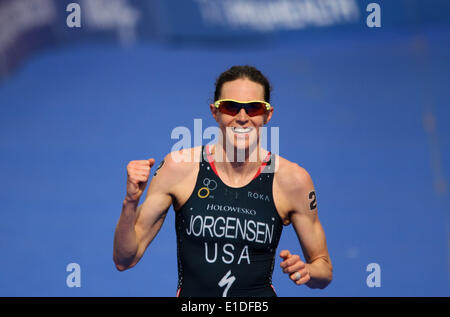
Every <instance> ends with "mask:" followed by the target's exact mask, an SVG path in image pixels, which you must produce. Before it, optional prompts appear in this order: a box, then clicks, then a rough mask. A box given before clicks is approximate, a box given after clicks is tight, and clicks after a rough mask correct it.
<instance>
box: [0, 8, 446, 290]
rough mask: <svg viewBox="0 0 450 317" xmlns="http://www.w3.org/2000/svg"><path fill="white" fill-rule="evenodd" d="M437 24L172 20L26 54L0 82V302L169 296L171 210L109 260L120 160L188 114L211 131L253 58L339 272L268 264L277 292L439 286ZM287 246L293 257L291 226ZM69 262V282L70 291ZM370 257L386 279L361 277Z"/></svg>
mask: <svg viewBox="0 0 450 317" xmlns="http://www.w3.org/2000/svg"><path fill="white" fill-rule="evenodd" d="M437 3H439V2H437ZM159 5H161V4H160V3H159ZM168 7H169V9H170V5H168ZM430 12H435V11H433V10H432V9H430ZM61 14H62V15H63V16H64V17H65V14H66V13H65V12H64V11H63V12H62V13H61ZM178 14H179V13H178ZM363 14H366V13H363ZM434 18H435V17H434V16H433V15H431V17H430V19H431V20H433V19H434ZM175 20H176V19H175ZM444 20H445V19H444ZM433 21H434V20H433ZM436 21H437V22H435V23H434V22H433V23H427V24H414V23H412V22H411V23H409V22H408V23H403V24H402V25H401V26H398V27H394V26H389V24H388V26H383V27H381V28H374V29H370V28H368V27H366V26H365V24H364V23H365V17H364V16H363V17H362V18H361V19H360V21H359V22H358V23H357V24H356V25H355V29H351V30H347V29H346V30H341V29H340V28H337V30H336V29H333V28H328V29H327V28H326V29H324V30H321V31H320V32H318V31H317V29H313V30H311V32H308V31H307V30H306V31H302V32H300V31H299V32H293V31H290V32H289V31H286V32H278V33H272V34H270V36H269V37H265V38H264V39H263V40H261V41H259V40H255V39H259V36H261V34H256V35H255V37H252V36H250V35H249V41H240V40H239V41H233V40H230V39H229V38H228V37H229V36H230V34H231V37H233V34H234V33H233V32H231V33H230V34H228V33H226V32H225V31H224V32H223V33H221V34H222V35H223V34H225V35H226V37H227V40H223V41H222V39H223V38H222V37H220V34H218V36H217V38H215V39H211V38H209V37H208V38H207V39H201V40H200V41H199V40H198V39H191V38H190V37H189V36H190V35H189V36H187V37H185V38H183V40H178V38H177V37H176V36H175V35H177V34H178V35H180V34H181V35H182V36H184V35H185V34H183V32H181V31H182V29H180V30H178V29H177V27H178V26H177V24H173V25H172V26H173V27H172V28H167V29H166V30H165V31H164V32H161V34H163V35H164V36H165V37H162V36H160V37H158V36H156V37H155V38H154V40H152V41H137V42H136V43H134V44H132V45H118V44H117V43H115V41H114V40H113V41H107V40H105V41H102V40H100V41H93V40H88V41H78V39H77V41H74V42H73V43H71V42H70V40H69V41H68V42H66V45H63V46H56V45H55V46H49V47H46V48H45V49H42V50H39V51H37V52H35V53H34V54H33V56H32V57H30V58H29V59H27V60H26V61H24V62H23V63H22V65H21V66H20V67H18V68H17V69H15V71H14V73H13V74H11V75H9V76H8V77H7V78H6V79H4V80H3V81H2V82H1V84H0V153H1V155H0V178H1V182H0V206H1V207H0V210H1V221H0V257H1V261H0V263H1V264H0V295H1V296H175V293H176V287H177V261H176V239H175V230H174V221H175V219H174V212H173V209H172V208H171V209H170V211H169V213H168V216H167V218H166V220H165V223H164V225H163V227H162V229H161V231H160V232H159V234H158V236H157V237H156V239H155V240H154V241H153V243H152V244H151V245H150V246H149V248H148V249H147V251H146V253H145V255H144V257H143V258H142V259H141V261H140V262H139V264H138V265H137V266H136V267H134V268H133V269H131V270H128V271H125V272H118V271H117V270H116V268H115V266H114V263H113V261H112V245H113V235H114V229H115V226H116V223H117V220H118V218H119V216H120V212H121V204H122V200H123V198H124V196H125V190H126V186H125V185H126V165H127V164H128V162H129V161H130V160H136V159H147V158H150V157H154V158H155V159H156V161H157V162H159V161H161V160H162V158H163V157H164V156H165V155H166V154H167V153H168V152H170V151H171V147H172V146H173V145H174V144H175V142H176V141H177V140H172V139H171V138H170V135H171V131H172V130H173V129H174V128H175V127H177V126H186V127H188V128H189V129H191V131H193V127H194V125H193V124H194V119H195V118H202V119H203V128H204V129H205V128H206V127H208V126H214V125H215V122H214V120H213V119H212V117H211V114H210V112H209V107H208V104H209V102H210V101H211V100H212V98H213V92H214V81H215V79H216V77H217V76H218V75H219V74H220V73H221V72H222V71H224V70H225V69H227V68H228V67H230V66H232V65H239V64H251V65H254V66H256V67H257V68H259V69H261V70H262V72H263V73H264V74H265V75H266V76H267V77H268V78H269V79H270V80H271V82H272V84H273V87H274V90H273V97H272V103H273V105H274V109H275V111H274V116H273V119H272V121H271V123H270V124H269V127H271V126H272V127H279V128H280V155H281V156H283V157H285V158H287V159H289V160H291V161H294V162H296V163H298V164H299V165H301V166H302V167H304V168H305V169H306V170H307V171H308V172H309V173H310V175H311V176H312V179H313V181H314V184H315V187H316V192H317V195H318V208H319V218H320V221H321V223H322V225H323V227H324V229H325V233H326V238H327V243H328V249H329V253H330V256H331V260H332V263H333V266H334V279H333V281H332V283H331V284H330V285H329V286H328V287H327V288H326V289H324V290H312V289H309V288H307V287H305V286H303V287H297V286H295V285H294V284H293V283H292V282H291V281H289V280H288V278H287V276H286V275H285V274H283V273H282V272H281V270H280V268H279V263H280V259H279V258H277V262H276V264H275V270H274V275H273V283H274V286H275V289H276V291H277V293H278V295H279V296H449V263H450V262H449V255H450V252H449V243H450V240H449V211H450V204H449V197H448V193H449V187H448V180H449V179H450V175H449V173H450V170H449V167H448V162H450V151H449V148H450V125H449V123H450V120H449V119H450V107H449V100H450V98H449V97H450V90H449V86H450V72H449V71H450V42H449V39H450V37H449V35H450V23H448V19H447V20H445V21H442V19H440V20H439V19H436ZM188 22H189V21H188ZM401 22H402V21H401ZM391 24H392V25H395V23H394V22H392V23H391ZM61 27H62V28H63V27H64V26H61ZM200 28H201V27H200V26H199V27H198V30H200ZM177 30H178V31H177ZM196 30H197V29H196V27H194V31H192V32H195V31H196ZM71 31H72V30H65V31H64V32H71ZM169 31H170V32H174V33H176V34H175V35H174V34H172V33H170V32H169ZM76 32H80V31H77V30H73V34H75V35H74V38H75V37H77V36H78V35H76ZM177 32H178V33H177ZM189 32H191V30H190V31H189ZM206 33H207V32H206ZM67 34H68V35H67ZM67 34H66V35H65V36H66V37H68V38H69V39H70V33H67ZM199 34H200V37H201V36H202V35H203V33H202V32H200V31H199ZM98 36H99V37H100V38H101V35H98ZM105 36H106V35H105ZM224 38H225V37H224ZM208 141H209V140H205V143H207V142H208ZM192 142H194V140H193V139H192ZM281 249H289V250H291V252H292V253H299V254H300V255H302V254H301V249H300V246H299V243H298V240H297V237H296V235H295V232H294V230H293V228H292V227H291V226H290V227H285V228H284V231H283V235H282V238H281V241H280V244H279V248H278V253H279V251H280V250H281ZM302 257H303V256H302ZM72 262H75V263H78V264H79V265H80V267H81V287H80V288H69V287H68V286H67V285H66V277H67V276H68V275H69V272H66V266H67V265H68V264H69V263H72ZM373 262H375V263H378V264H379V265H380V267H381V287H379V288H370V287H368V286H367V284H366V278H367V276H368V275H369V274H370V272H367V271H366V267H367V265H368V264H369V263H373Z"/></svg>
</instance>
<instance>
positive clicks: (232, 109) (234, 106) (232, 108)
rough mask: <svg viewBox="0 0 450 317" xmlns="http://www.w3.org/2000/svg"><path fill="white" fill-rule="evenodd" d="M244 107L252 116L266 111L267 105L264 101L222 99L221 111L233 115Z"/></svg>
mask: <svg viewBox="0 0 450 317" xmlns="http://www.w3.org/2000/svg"><path fill="white" fill-rule="evenodd" d="M241 108H244V109H245V111H246V112H247V114H248V115H249V116H250V117H253V116H259V115H262V114H264V113H265V112H266V105H265V104H264V103H262V102H251V103H239V102H235V101H230V100H224V101H221V102H220V104H219V111H220V112H222V113H225V114H228V115H231V116H235V115H237V114H238V113H239V111H241Z"/></svg>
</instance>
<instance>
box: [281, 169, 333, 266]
mask: <svg viewBox="0 0 450 317" xmlns="http://www.w3.org/2000/svg"><path fill="white" fill-rule="evenodd" d="M299 174H300V175H299V177H298V179H297V183H298V185H297V186H294V188H296V194H295V195H294V194H293V193H292V194H291V195H290V196H291V197H292V212H291V213H290V220H291V223H292V225H293V227H294V230H295V232H296V233H297V236H298V239H299V241H300V245H301V247H302V251H303V254H304V256H305V259H306V261H307V262H312V261H314V260H315V259H317V258H320V257H328V251H327V245H326V238H325V232H324V230H323V227H322V224H321V223H320V221H319V217H318V204H317V196H316V191H315V189H314V185H313V182H312V179H311V177H310V176H309V174H308V173H307V172H306V171H305V170H303V169H301V170H300V171H299Z"/></svg>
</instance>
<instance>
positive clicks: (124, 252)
mask: <svg viewBox="0 0 450 317" xmlns="http://www.w3.org/2000/svg"><path fill="white" fill-rule="evenodd" d="M154 163H155V160H154V159H149V160H142V161H131V162H130V163H129V164H128V166H127V195H126V197H125V199H124V201H123V204H122V213H121V215H120V218H119V221H118V223H117V226H116V231H115V234H114V251H113V259H114V263H115V265H116V268H117V269H118V270H119V271H123V270H126V269H129V268H132V267H133V266H135V265H136V263H137V262H139V260H140V259H141V257H142V255H143V254H144V252H145V250H146V249H147V247H148V245H149V244H150V243H151V242H152V240H153V239H154V238H155V236H156V234H157V233H158V232H159V230H160V229H161V226H162V224H163V222H164V218H165V216H166V214H167V211H168V209H169V208H170V206H171V204H172V202H173V201H172V195H171V194H170V189H171V187H172V185H173V184H174V182H176V179H175V177H176V173H173V171H172V172H171V169H173V168H174V164H175V163H174V162H172V160H171V158H170V155H167V156H166V158H165V163H164V165H163V166H161V169H160V170H159V171H158V173H157V176H155V177H153V178H152V180H151V182H150V185H149V188H148V190H147V196H146V198H145V200H144V202H143V203H142V204H141V205H140V206H138V204H139V199H140V197H141V195H142V193H143V192H144V190H145V187H146V185H147V181H148V179H149V176H150V170H151V167H152V166H153V165H154Z"/></svg>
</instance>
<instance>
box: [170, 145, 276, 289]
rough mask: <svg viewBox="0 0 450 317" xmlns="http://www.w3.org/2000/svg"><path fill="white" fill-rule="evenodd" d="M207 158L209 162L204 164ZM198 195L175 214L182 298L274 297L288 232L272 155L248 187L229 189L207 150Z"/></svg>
mask: <svg viewBox="0 0 450 317" xmlns="http://www.w3.org/2000/svg"><path fill="white" fill-rule="evenodd" d="M205 158H206V159H205ZM199 164H200V168H199V172H198V175H197V181H196V184H195V188H194V191H193V192H192V194H191V196H190V197H189V199H188V200H187V202H186V203H185V204H184V205H183V206H182V207H181V208H180V210H178V211H177V212H176V216H175V225H176V234H177V256H178V291H177V296H181V297H185V296H189V297H197V296H199V297H208V296H213V297H227V296H228V297H240V296H249V297H269V296H276V293H275V290H274V288H273V286H272V272H273V267H274V264H275V252H276V249H277V246H278V242H279V240H280V236H281V231H282V228H283V225H282V221H281V218H280V216H279V215H278V212H277V210H276V208H275V204H274V202H273V196H272V184H273V177H274V172H273V171H274V166H275V155H274V154H271V153H270V152H269V153H268V154H267V156H266V158H265V159H264V160H263V163H262V165H261V167H260V168H259V169H258V172H257V173H256V175H255V177H254V178H253V179H252V181H251V182H250V183H248V184H247V185H245V186H243V187H239V188H234V187H229V186H227V185H225V184H224V183H223V182H222V180H221V179H220V177H219V176H218V174H217V170H216V168H215V165H214V161H213V157H212V155H211V153H210V152H209V149H208V146H203V147H202V156H201V158H200V162H199Z"/></svg>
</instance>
